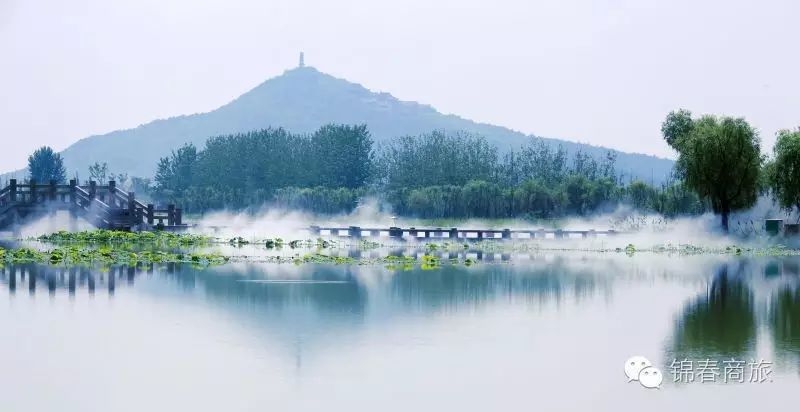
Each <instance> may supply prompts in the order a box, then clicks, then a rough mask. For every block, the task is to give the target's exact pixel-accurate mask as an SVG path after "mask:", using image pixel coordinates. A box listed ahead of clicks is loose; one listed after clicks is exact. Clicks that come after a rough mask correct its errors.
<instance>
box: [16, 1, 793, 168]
mask: <svg viewBox="0 0 800 412" xmlns="http://www.w3.org/2000/svg"><path fill="white" fill-rule="evenodd" d="M798 19H800V1H797V0H761V1H742V0H710V1H705V0H664V1H648V0H553V1H533V0H528V1H521V0H520V1H511V0H494V1H472V0H457V1H451V0H403V1H396V0H394V1H378V0H345V1H333V0H314V1H311V0H308V1H304V0H286V1H283V0H282V1H270V0H226V1H211V0H131V1H121V0H120V1H117V0H70V1H63V0H52V1H41V0H0V99H2V100H0V142H2V145H1V146H0V171H7V170H9V169H12V168H17V167H22V166H24V164H25V162H26V157H27V154H28V153H29V152H31V151H32V150H33V149H35V148H36V147H38V146H41V145H45V144H48V145H51V146H53V147H54V148H56V149H59V150H60V149H63V148H65V147H67V146H68V145H69V144H70V143H73V142H75V141H77V140H78V139H80V138H82V137H85V136H88V135H91V134H98V133H105V132H109V131H112V130H116V129H120V128H130V127H135V126H137V125H139V124H141V123H145V122H148V121H150V120H153V119H156V118H163V117H168V116H174V115H179V114H188V113H195V112H201V111H208V110H211V109H214V108H216V107H218V106H220V105H222V104H224V103H227V102H228V101H230V100H232V99H233V98H235V97H236V96H238V95H240V94H241V93H243V92H245V91H247V90H248V89H250V88H252V87H254V86H255V85H257V84H258V83H260V82H262V81H264V80H265V79H267V78H269V77H273V76H276V75H279V74H280V73H281V72H283V70H284V69H286V68H289V67H293V66H295V65H296V64H297V55H298V52H299V51H300V50H303V51H305V53H306V62H307V64H309V65H312V66H314V67H316V68H318V69H319V70H321V71H324V72H327V73H330V74H332V75H335V76H337V77H343V78H346V79H348V80H351V81H355V82H358V83H362V84H364V85H365V86H366V87H368V88H370V89H372V90H377V91H386V92H390V93H392V94H394V95H395V96H397V97H399V98H401V99H404V100H416V101H419V102H422V103H427V104H431V105H433V106H434V107H436V108H438V109H439V110H440V111H442V112H445V113H455V114H459V115H461V116H464V117H467V118H471V119H474V120H478V121H483V122H490V123H494V124H498V125H503V126H507V127H510V128H513V129H516V130H520V131H523V132H526V133H535V134H537V135H542V136H548V137H560V138H566V139H570V140H577V141H582V142H588V143H593V144H601V145H606V146H611V147H614V148H618V149H621V150H626V151H636V152H643V153H651V154H656V155H662V156H672V153H671V152H670V150H669V148H668V147H667V146H666V144H664V143H663V142H662V139H661V136H660V134H659V127H660V123H661V121H662V120H663V118H664V116H665V115H666V113H667V112H668V111H669V110H671V109H674V108H678V107H685V108H688V109H690V110H692V111H694V112H695V113H716V114H727V115H736V116H744V117H746V118H747V120H749V121H750V122H751V123H752V124H753V125H754V126H755V127H757V128H758V129H759V130H760V131H761V136H762V139H763V141H764V143H765V144H764V146H765V147H766V148H767V149H770V150H771V147H772V143H773V142H774V133H775V131H776V130H778V129H781V128H790V127H797V126H800V75H799V74H798V73H799V72H798V67H800V53H798V51H799V50H800V46H798V44H800V26H799V25H798V21H799V20H798Z"/></svg>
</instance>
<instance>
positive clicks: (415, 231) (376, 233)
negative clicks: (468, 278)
mask: <svg viewBox="0 0 800 412" xmlns="http://www.w3.org/2000/svg"><path fill="white" fill-rule="evenodd" d="M308 232H309V233H310V234H311V235H312V236H322V237H325V236H329V237H349V238H356V239H358V238H380V237H388V238H394V239H433V238H435V239H465V240H487V239H498V240H511V239H548V238H549V239H568V238H574V237H579V238H594V237H605V236H614V235H617V234H620V233H621V232H618V231H616V230H594V229H589V230H567V229H544V228H538V229H479V228H455V227H453V228H441V227H437V228H416V227H410V228H401V227H394V226H392V227H384V228H378V227H360V226H348V227H323V226H311V227H309V228H308Z"/></svg>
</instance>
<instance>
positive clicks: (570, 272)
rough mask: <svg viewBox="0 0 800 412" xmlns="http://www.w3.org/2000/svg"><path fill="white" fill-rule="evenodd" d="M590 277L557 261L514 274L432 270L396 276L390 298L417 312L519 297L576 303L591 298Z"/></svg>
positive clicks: (488, 268) (499, 268)
mask: <svg viewBox="0 0 800 412" xmlns="http://www.w3.org/2000/svg"><path fill="white" fill-rule="evenodd" d="M596 286H597V277H596V273H595V272H592V271H590V270H586V271H581V270H577V269H575V268H574V267H570V266H569V265H568V264H566V262H564V261H562V260H558V261H556V262H554V263H552V264H550V263H548V264H541V265H540V264H536V265H530V266H527V265H526V266H525V267H524V269H523V270H518V269H517V268H516V267H514V266H506V265H495V264H488V265H480V266H478V267H474V268H469V269H465V268H463V267H458V266H443V267H442V268H441V269H437V270H422V269H419V268H416V269H414V270H410V271H406V272H399V273H397V274H396V275H395V276H394V277H393V278H392V284H391V292H392V294H393V295H394V296H396V297H399V298H400V299H401V301H402V303H404V304H406V305H411V306H415V307H418V308H420V309H436V308H442V307H458V306H461V305H475V304H479V303H484V302H487V301H491V300H493V299H496V298H508V297H519V298H522V299H525V300H534V301H550V300H555V301H558V300H560V299H561V298H562V297H564V296H565V295H568V294H574V296H575V297H577V298H580V297H584V296H587V295H591V294H593V293H594V290H595V288H596Z"/></svg>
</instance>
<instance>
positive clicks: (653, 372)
mask: <svg viewBox="0 0 800 412" xmlns="http://www.w3.org/2000/svg"><path fill="white" fill-rule="evenodd" d="M663 380H664V376H663V375H662V374H661V370H660V369H658V368H656V367H655V366H648V367H646V368H644V369H642V370H641V371H639V383H641V384H642V386H644V387H645V388H650V389H653V388H656V389H658V388H659V387H660V386H661V382H662V381H663Z"/></svg>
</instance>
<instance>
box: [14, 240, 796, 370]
mask: <svg viewBox="0 0 800 412" xmlns="http://www.w3.org/2000/svg"><path fill="white" fill-rule="evenodd" d="M481 257H482V258H486V255H483V256H481ZM493 258H497V260H499V261H500V262H504V261H506V259H508V258H506V257H504V256H502V255H498V256H493ZM515 259H517V260H516V262H517V264H505V263H495V264H489V263H487V264H481V265H478V266H476V267H471V268H465V267H463V266H447V265H446V266H443V267H442V268H440V269H437V270H421V269H420V268H414V269H412V270H408V271H391V270H387V269H385V268H383V267H380V266H359V265H342V266H331V265H305V266H294V265H270V264H231V265H226V266H222V267H217V268H212V269H200V268H196V267H192V266H188V265H178V264H164V265H152V264H151V265H136V266H113V267H109V268H105V269H102V270H99V269H90V268H85V267H74V268H65V267H52V266H47V265H37V264H19V265H7V266H4V267H0V280H1V281H2V282H3V283H5V284H6V285H7V288H8V291H9V293H10V294H19V293H20V291H27V292H28V294H35V293H42V292H44V293H48V294H50V295H54V294H56V293H58V291H59V290H63V291H66V292H67V293H68V294H70V295H75V294H76V291H77V290H79V289H82V288H83V289H86V290H87V291H88V292H89V293H96V292H99V291H102V292H104V293H107V294H108V295H110V296H114V295H115V293H118V292H119V291H120V290H121V289H123V288H124V289H126V290H127V289H136V290H137V292H139V293H151V294H152V293H155V294H159V295H163V294H164V293H172V294H173V295H175V294H176V295H177V296H183V297H185V298H187V299H198V298H199V299H202V300H203V301H205V302H211V303H213V304H215V305H217V306H218V307H220V308H222V309H223V310H225V311H228V312H230V313H233V314H234V315H235V316H237V317H238V319H239V321H241V322H243V323H246V324H247V323H252V324H254V325H257V328H258V329H260V330H263V331H280V333H281V334H282V336H283V339H284V340H285V341H286V342H288V343H289V344H290V345H292V346H297V345H298V342H300V344H301V345H316V344H317V343H320V344H324V343H325V342H326V340H329V339H341V338H342V336H341V335H338V334H331V333H330V332H331V331H332V330H335V329H336V328H341V327H344V328H348V330H349V331H352V332H356V331H358V330H359V329H363V328H364V326H363V324H365V322H371V323H373V324H375V323H377V324H387V325H388V324H390V322H389V321H390V320H391V319H392V318H396V317H400V316H408V315H409V314H414V313H417V314H419V313H422V314H425V315H436V314H438V313H442V312H454V311H462V310H475V309H480V308H483V307H488V306H489V305H491V304H495V303H497V302H521V303H523V304H531V303H532V304H534V305H531V307H532V308H534V309H535V308H537V307H539V306H540V305H548V304H554V305H555V307H556V308H558V306H559V305H561V304H562V303H563V302H564V301H568V302H569V303H570V304H571V305H575V306H580V305H581V302H582V301H584V300H591V299H593V298H595V297H598V296H600V297H603V298H604V299H606V300H609V301H612V300H613V299H615V298H616V297H615V290H616V289H617V288H616V285H618V284H620V285H623V286H624V285H630V284H636V283H637V282H638V283H646V282H652V281H653V280H654V279H660V280H662V281H664V282H669V283H681V282H683V283H687V284H693V283H697V282H698V281H699V282H704V283H705V284H706V285H707V286H706V287H705V291H704V292H703V293H701V294H699V295H697V296H694V297H690V298H689V299H688V300H687V301H686V303H685V304H684V305H683V306H682V307H678V308H676V309H675V310H676V315H675V317H674V323H673V325H672V330H671V333H670V334H669V336H668V337H667V340H666V341H667V344H666V347H665V349H664V352H665V355H666V356H664V359H666V360H667V362H669V360H671V359H683V358H689V359H706V358H712V359H727V358H731V357H733V358H737V359H745V358H750V357H753V356H754V353H755V351H756V346H757V343H758V339H764V337H763V336H761V335H759V334H758V330H759V329H760V328H761V327H763V328H764V329H765V330H768V331H769V332H770V333H769V334H766V335H764V336H766V339H769V340H771V341H772V342H766V343H767V344H769V345H770V346H774V348H775V351H776V356H778V357H781V356H789V355H792V356H795V357H797V356H800V276H799V275H798V267H800V265H798V262H800V260H798V259H797V258H782V259H760V260H759V259H750V260H747V259H737V260H728V261H722V262H721V263H720V262H719V261H708V260H704V261H697V262H692V263H691V264H685V265H682V266H683V268H684V269H685V268H689V269H688V271H689V272H691V271H692V269H691V268H697V271H700V273H698V274H696V275H694V276H691V275H688V274H687V272H681V270H682V269H681V265H675V264H674V263H672V261H670V260H669V259H667V260H666V263H656V261H655V260H644V261H640V262H638V263H637V261H635V260H631V259H628V258H626V257H623V258H621V259H612V258H608V257H594V258H586V257H582V258H575V257H573V256H570V255H564V256H560V255H556V256H541V255H536V256H531V257H529V258H528V259H527V260H525V261H524V262H522V263H520V262H519V260H518V257H515V258H510V260H511V261H514V260H515ZM703 262H706V263H708V262H712V263H708V264H704V263H703ZM709 267H710V268H711V269H707V268H709ZM142 282H143V283H145V285H146V287H139V286H140V283H142ZM539 310H540V309H539ZM551 310H552V309H551ZM556 310H557V309H556Z"/></svg>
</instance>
